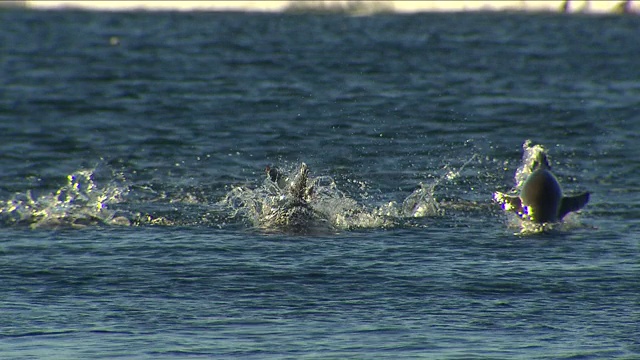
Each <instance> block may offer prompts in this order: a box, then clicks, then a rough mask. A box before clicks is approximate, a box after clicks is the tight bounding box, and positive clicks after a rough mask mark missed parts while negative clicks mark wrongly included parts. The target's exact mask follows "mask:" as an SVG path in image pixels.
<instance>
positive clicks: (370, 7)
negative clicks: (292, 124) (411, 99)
mask: <svg viewBox="0 0 640 360" xmlns="http://www.w3.org/2000/svg"><path fill="white" fill-rule="evenodd" d="M0 7H23V8H29V9H44V10H48V9H85V10H111V11H139V10H144V11H257V12H284V11H291V12H342V13H350V14H355V15H369V14H374V13H382V12H396V13H413V12H459V11H524V12H527V11H529V12H564V13H593V14H602V13H618V14H621V13H635V14H637V13H640V1H621V0H619V1H611V0H609V1H606V0H591V1H589V0H562V1H558V0H555V1H545V0H543V1H535V0H529V1H526V0H525V1H522V0H521V1H397V0H388V1H383V0H381V1H344V0H342V1H326V0H325V1H323V0H319V1H286V0H281V1H149V0H131V1H91V0H73V1H71V0H67V1H64V0H14V1H3V2H2V3H0Z"/></svg>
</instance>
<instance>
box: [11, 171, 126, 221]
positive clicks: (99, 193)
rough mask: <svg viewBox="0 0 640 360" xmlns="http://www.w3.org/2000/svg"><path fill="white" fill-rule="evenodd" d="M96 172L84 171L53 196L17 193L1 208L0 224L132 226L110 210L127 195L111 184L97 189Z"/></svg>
mask: <svg viewBox="0 0 640 360" xmlns="http://www.w3.org/2000/svg"><path fill="white" fill-rule="evenodd" d="M94 171H95V169H81V170H78V171H76V172H74V173H72V174H69V175H68V176H67V183H66V184H65V185H63V186H62V187H60V188H59V189H58V190H56V191H55V192H52V193H47V194H42V195H39V196H34V195H33V193H32V191H31V190H29V191H26V192H24V193H17V194H14V195H13V196H12V197H11V198H10V199H8V200H6V201H4V202H3V203H0V204H2V205H1V206H0V223H2V224H7V225H9V224H27V225H29V226H30V227H31V228H41V227H54V228H55V227H61V226H62V227H67V226H70V227H84V226H87V225H91V224H108V225H125V226H126V225H130V220H129V219H128V218H127V216H125V215H124V214H123V213H121V212H119V211H117V210H113V209H110V206H111V205H113V204H117V203H119V202H121V201H122V199H123V198H124V196H125V195H126V194H127V192H128V188H127V187H121V186H118V185H117V184H116V182H115V181H114V182H112V183H110V184H108V185H107V186H106V187H104V188H98V186H96V183H95V181H94V179H93V176H94Z"/></svg>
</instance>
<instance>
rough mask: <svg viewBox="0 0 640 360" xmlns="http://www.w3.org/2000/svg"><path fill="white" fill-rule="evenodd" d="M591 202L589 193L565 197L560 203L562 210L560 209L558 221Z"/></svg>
mask: <svg viewBox="0 0 640 360" xmlns="http://www.w3.org/2000/svg"><path fill="white" fill-rule="evenodd" d="M588 202H589V193H588V192H585V193H582V194H579V195H574V196H563V197H562V201H560V208H559V209H558V220H562V218H563V217H564V216H565V215H567V214H568V213H570V212H572V211H577V210H580V209H581V208H582V207H583V206H585V205H587V203H588Z"/></svg>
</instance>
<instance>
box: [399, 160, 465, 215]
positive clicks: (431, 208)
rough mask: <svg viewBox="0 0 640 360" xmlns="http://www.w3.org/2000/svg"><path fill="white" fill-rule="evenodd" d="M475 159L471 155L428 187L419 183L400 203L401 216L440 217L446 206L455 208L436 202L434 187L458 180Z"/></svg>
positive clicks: (445, 203)
mask: <svg viewBox="0 0 640 360" xmlns="http://www.w3.org/2000/svg"><path fill="white" fill-rule="evenodd" d="M476 157H477V155H476V154H474V155H472V156H471V158H469V159H468V160H467V161H465V162H464V163H463V164H462V165H461V166H460V167H459V168H457V169H448V171H447V172H446V173H445V174H444V175H442V176H440V177H438V178H436V179H435V181H433V182H431V183H430V184H428V185H425V184H424V183H422V182H421V183H420V184H419V186H420V187H419V188H418V189H416V190H414V191H413V193H411V195H409V196H407V198H405V199H404V201H403V202H402V215H403V216H406V217H426V216H441V215H443V214H444V211H445V209H444V208H445V207H448V205H454V206H455V204H451V203H447V202H440V201H438V200H437V199H436V195H435V190H436V187H437V186H440V185H442V184H443V183H446V182H450V181H453V180H455V179H457V178H459V177H460V174H461V173H462V171H463V170H464V168H465V167H466V166H467V165H469V164H470V163H471V162H473V161H474V160H475V159H476ZM445 169H446V168H445ZM461 203H462V202H461ZM465 204H467V202H465Z"/></svg>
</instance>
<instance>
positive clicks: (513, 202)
mask: <svg viewBox="0 0 640 360" xmlns="http://www.w3.org/2000/svg"><path fill="white" fill-rule="evenodd" d="M493 198H494V200H495V201H497V202H498V203H500V204H502V208H503V209H504V210H506V211H513V212H515V213H517V214H518V215H519V216H522V214H523V213H524V209H523V208H522V201H521V200H520V197H519V196H516V195H507V194H504V193H501V192H497V191H496V192H495V193H494V194H493Z"/></svg>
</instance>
